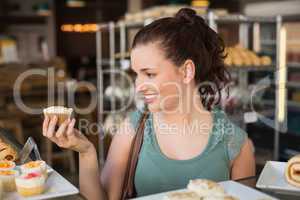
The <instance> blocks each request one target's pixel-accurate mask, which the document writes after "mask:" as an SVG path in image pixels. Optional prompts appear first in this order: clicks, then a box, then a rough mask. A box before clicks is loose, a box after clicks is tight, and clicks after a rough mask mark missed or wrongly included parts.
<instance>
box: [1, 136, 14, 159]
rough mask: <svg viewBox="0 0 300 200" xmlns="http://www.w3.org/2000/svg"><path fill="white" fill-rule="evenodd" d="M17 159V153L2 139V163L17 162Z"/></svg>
mask: <svg viewBox="0 0 300 200" xmlns="http://www.w3.org/2000/svg"><path fill="white" fill-rule="evenodd" d="M17 158H18V154H17V152H16V151H15V150H14V149H13V148H12V147H11V146H10V145H8V144H7V143H5V142H4V141H2V140H1V139H0V161H2V160H8V161H15V160H16V159H17Z"/></svg>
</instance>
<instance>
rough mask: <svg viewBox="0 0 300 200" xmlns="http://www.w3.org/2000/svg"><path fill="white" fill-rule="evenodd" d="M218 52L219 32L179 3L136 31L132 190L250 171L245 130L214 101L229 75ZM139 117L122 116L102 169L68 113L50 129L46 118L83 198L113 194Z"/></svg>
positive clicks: (181, 184) (114, 198) (142, 191)
mask: <svg viewBox="0 0 300 200" xmlns="http://www.w3.org/2000/svg"><path fill="white" fill-rule="evenodd" d="M223 51H224V45H223V42H222V40H221V39H220V37H219V36H218V35H217V34H216V33H215V32H214V31H213V30H212V29H210V28H209V27H208V26H207V25H206V24H205V22H204V20H203V19H202V18H201V17H199V16H197V15H196V14H195V12H194V11H193V10H191V9H186V8H185V9H181V10H180V11H179V12H178V13H177V14H176V16H175V17H170V18H162V19H159V20H156V21H154V22H153V23H151V24H149V25H147V26H145V27H144V28H143V29H141V30H140V31H139V32H138V34H137V35H136V37H135V39H134V42H133V46H132V52H131V61H132V69H133V71H134V72H135V73H136V74H137V77H136V82H135V84H136V90H137V92H138V93H139V94H141V95H143V97H144V100H145V103H146V104H147V107H148V110H149V111H150V115H149V118H148V120H147V122H146V125H145V126H146V127H145V130H144V131H145V132H144V133H145V135H144V138H143V144H142V148H141V151H140V154H139V160H138V164H137V169H136V172H135V177H134V182H135V188H136V191H137V195H138V196H143V195H148V194H153V193H158V192H162V191H168V190H174V189H179V188H184V187H185V186H186V184H187V183H188V180H190V179H195V178H207V179H211V180H215V181H223V180H228V179H239V178H243V177H247V176H252V175H255V161H254V156H253V147H252V143H251V142H250V140H249V139H248V138H247V134H246V133H245V132H243V131H242V130H241V129H239V128H238V127H236V126H235V125H234V124H233V123H231V122H230V121H229V120H228V118H227V117H226V115H225V114H224V113H223V112H222V111H220V110H217V109H214V108H213V106H214V105H215V104H217V103H218V102H219V101H220V98H221V96H220V94H221V90H222V89H223V88H224V87H226V84H227V83H228V82H229V80H230V79H229V78H228V73H226V69H225V67H224V63H223V59H224V56H223V55H224V52H223ZM199 85H200V86H199ZM195 91H196V92H195ZM198 91H199V92H198ZM140 117H141V112H140V111H135V112H132V113H131V114H130V117H128V118H127V119H125V120H124V122H123V123H122V125H121V127H120V129H119V131H118V133H117V134H116V135H115V136H114V138H113V141H112V144H111V147H110V150H109V153H108V157H107V161H106V163H105V166H104V168H103V170H101V171H100V169H99V167H98V164H97V163H98V162H97V154H96V150H95V148H94V146H93V145H92V144H91V142H89V141H88V140H87V139H86V138H85V137H84V136H83V135H82V134H81V133H80V132H79V131H78V130H76V129H74V124H75V119H72V120H71V121H70V120H69V121H66V122H65V123H63V124H62V125H61V126H60V127H59V129H58V130H57V131H56V132H55V125H56V122H57V118H52V119H51V120H50V119H49V118H45V120H44V124H43V134H44V136H46V137H48V138H49V139H50V140H52V141H53V142H55V143H56V144H58V145H59V146H60V147H63V148H68V149H72V150H75V151H77V152H79V165H80V170H79V178H80V190H81V193H82V194H83V195H84V196H85V197H87V198H88V199H95V200H96V199H109V200H117V199H120V196H121V190H122V183H123V180H124V174H125V171H126V165H127V160H128V157H129V151H130V145H131V142H132V139H133V135H134V134H135V131H136V128H137V126H138V121H139V118H140ZM98 177H101V181H100V180H99V179H98Z"/></svg>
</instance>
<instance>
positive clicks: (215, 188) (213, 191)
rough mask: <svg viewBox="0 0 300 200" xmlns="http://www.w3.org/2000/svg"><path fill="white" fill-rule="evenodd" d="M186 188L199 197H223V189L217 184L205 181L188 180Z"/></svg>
mask: <svg viewBox="0 0 300 200" xmlns="http://www.w3.org/2000/svg"><path fill="white" fill-rule="evenodd" d="M187 188H188V189H189V190H191V191H193V192H196V193H197V194H198V195H199V196H225V191H224V189H223V188H222V187H221V186H220V185H219V184H218V183H216V182H214V181H210V180H206V179H196V180H190V182H189V184H188V186H187Z"/></svg>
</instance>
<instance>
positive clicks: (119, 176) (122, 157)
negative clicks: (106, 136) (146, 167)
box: [101, 119, 134, 200]
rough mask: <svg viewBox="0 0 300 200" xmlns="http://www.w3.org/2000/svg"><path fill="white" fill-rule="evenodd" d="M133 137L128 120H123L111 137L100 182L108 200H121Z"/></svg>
mask: <svg viewBox="0 0 300 200" xmlns="http://www.w3.org/2000/svg"><path fill="white" fill-rule="evenodd" d="M133 136H134V130H133V128H132V126H131V124H130V122H129V119H125V121H124V122H123V123H122V124H121V126H120V128H119V129H118V132H117V133H116V134H115V135H114V137H113V140H112V143H111V145H110V148H109V152H108V155H107V159H106V162H105V165H104V168H103V170H102V173H101V182H102V185H103V187H104V189H105V191H106V194H107V197H108V199H109V200H119V199H121V193H122V186H123V180H124V177H125V172H126V167H127V162H128V157H129V153H130V147H131V143H132V139H133Z"/></svg>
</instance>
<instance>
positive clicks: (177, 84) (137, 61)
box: [131, 43, 184, 112]
mask: <svg viewBox="0 0 300 200" xmlns="http://www.w3.org/2000/svg"><path fill="white" fill-rule="evenodd" d="M131 62H132V70H133V71H134V72H135V73H136V75H137V76H136V81H135V86H136V92H137V93H139V94H140V95H142V97H143V98H144V101H145V103H146V104H148V108H149V110H150V111H151V112H159V111H164V112H167V111H168V112H173V111H177V109H179V105H180V102H181V101H180V100H181V99H182V97H183V96H182V92H183V89H184V83H183V77H184V76H183V73H182V72H181V68H180V67H177V66H175V65H174V64H173V63H172V62H171V61H170V60H168V59H166V58H165V56H164V52H163V51H162V50H161V48H160V47H159V45H158V44H156V43H149V44H145V45H138V46H136V47H135V48H134V49H133V50H132V52H131Z"/></svg>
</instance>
